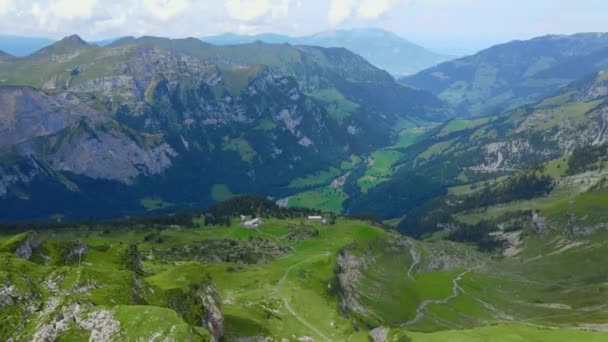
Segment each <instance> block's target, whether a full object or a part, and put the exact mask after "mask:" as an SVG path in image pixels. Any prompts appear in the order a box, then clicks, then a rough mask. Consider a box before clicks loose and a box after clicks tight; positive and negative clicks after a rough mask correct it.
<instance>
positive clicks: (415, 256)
mask: <svg viewBox="0 0 608 342" xmlns="http://www.w3.org/2000/svg"><path fill="white" fill-rule="evenodd" d="M407 243H408V245H409V246H410V254H411V255H412V264H411V265H410V268H409V269H408V270H407V277H408V278H410V279H411V280H415V279H414V276H413V273H414V269H415V268H416V266H418V264H419V263H420V251H419V250H418V248H417V247H416V244H415V243H413V242H412V241H410V240H407Z"/></svg>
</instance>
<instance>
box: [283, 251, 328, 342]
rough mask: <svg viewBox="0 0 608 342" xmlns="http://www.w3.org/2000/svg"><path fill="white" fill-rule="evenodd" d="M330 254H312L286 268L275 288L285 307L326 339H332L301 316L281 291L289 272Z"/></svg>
mask: <svg viewBox="0 0 608 342" xmlns="http://www.w3.org/2000/svg"><path fill="white" fill-rule="evenodd" d="M329 255H330V254H329V253H324V254H320V255H316V256H312V257H310V258H308V259H306V260H303V261H300V262H299V263H297V264H293V265H291V266H289V268H287V270H285V274H284V275H283V277H282V278H281V280H279V282H278V283H277V286H276V288H275V292H276V293H278V294H279V296H280V297H281V299H282V300H283V305H285V308H287V311H289V312H290V313H291V314H292V315H293V316H294V317H295V318H296V319H297V320H298V321H300V323H302V324H303V325H305V326H306V327H307V328H308V329H310V330H311V331H312V332H314V333H315V334H317V335H318V336H319V337H321V338H323V339H324V340H325V341H331V339H330V338H329V337H327V336H325V335H324V334H323V333H322V332H321V331H320V330H319V329H317V328H316V327H315V326H314V325H312V324H310V323H309V322H308V321H307V320H305V319H304V318H303V317H301V316H300V315H299V314H298V313H297V312H296V311H295V310H294V309H293V308H292V307H291V305H290V304H289V300H288V299H287V296H285V295H284V294H283V293H282V292H281V287H283V284H284V283H285V280H286V279H287V276H288V275H289V272H291V271H292V270H293V269H294V268H296V267H298V266H300V265H302V264H306V263H309V262H312V261H315V260H317V259H321V258H326V257H328V256H329Z"/></svg>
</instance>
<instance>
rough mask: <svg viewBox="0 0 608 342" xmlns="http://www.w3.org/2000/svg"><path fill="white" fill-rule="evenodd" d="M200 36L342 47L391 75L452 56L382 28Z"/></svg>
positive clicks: (218, 40) (213, 41) (237, 41)
mask: <svg viewBox="0 0 608 342" xmlns="http://www.w3.org/2000/svg"><path fill="white" fill-rule="evenodd" d="M202 40H203V41H205V42H209V43H211V44H215V45H239V44H247V43H254V42H256V41H259V40H261V41H263V42H265V43H275V44H284V43H288V44H292V45H307V46H320V47H341V48H346V49H348V50H350V51H352V52H354V53H356V54H358V55H360V56H362V57H363V58H365V59H366V60H367V61H369V62H371V63H372V64H373V65H375V66H376V67H379V68H381V69H383V70H386V71H388V72H389V73H390V74H392V75H394V76H402V75H409V74H413V73H415V72H418V71H420V70H423V69H426V68H428V67H431V66H433V65H436V64H439V63H441V62H445V61H447V60H449V59H451V57H449V56H443V55H440V54H437V53H435V52H433V51H430V50H428V49H426V48H424V47H422V46H419V45H417V44H415V43H412V42H410V41H408V40H406V39H404V38H402V37H400V36H399V35H397V34H395V33H393V32H390V31H386V30H384V29H381V28H353V29H345V30H334V31H325V32H319V33H316V34H312V35H309V36H300V37H291V36H286V35H280V34H274V33H263V34H258V35H238V34H235V33H225V34H221V35H218V36H211V37H203V38H202Z"/></svg>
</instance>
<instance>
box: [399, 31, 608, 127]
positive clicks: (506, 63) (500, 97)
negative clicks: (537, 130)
mask: <svg viewBox="0 0 608 342" xmlns="http://www.w3.org/2000/svg"><path fill="white" fill-rule="evenodd" d="M607 49H608V34H605V33H581V34H576V35H572V36H565V35H550V36H545V37H538V38H535V39H531V40H527V41H513V42H509V43H505V44H501V45H497V46H493V47H491V48H488V49H486V50H482V51H480V52H478V53H477V54H475V55H473V56H468V57H463V58H460V59H456V60H453V61H449V62H446V63H442V64H440V65H437V66H434V67H432V68H429V69H428V70H425V71H423V72H420V73H418V74H416V75H412V76H408V77H405V78H402V79H401V82H402V83H403V84H406V85H409V86H413V87H416V88H419V89H425V90H428V91H431V92H433V93H434V94H436V95H437V96H439V97H440V98H441V99H442V100H444V101H446V102H447V103H449V104H451V105H452V106H453V107H455V108H456V109H457V111H458V112H459V115H460V116H463V117H466V116H469V117H470V116H488V115H494V114H497V113H498V112H500V111H501V110H503V109H505V108H507V107H513V106H517V105H519V104H523V103H531V102H535V101H537V100H539V99H541V98H543V97H545V96H547V95H549V94H550V93H551V92H554V91H556V90H557V89H559V88H561V87H563V86H566V85H568V84H569V83H571V82H574V81H576V80H578V79H580V78H583V77H585V76H587V75H590V74H591V73H593V72H597V71H599V70H602V69H605V68H606V67H608V58H607V57H608V50H607Z"/></svg>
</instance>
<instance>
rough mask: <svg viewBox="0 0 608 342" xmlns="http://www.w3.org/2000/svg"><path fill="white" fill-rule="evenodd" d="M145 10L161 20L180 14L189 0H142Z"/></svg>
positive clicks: (188, 4) (186, 6)
mask: <svg viewBox="0 0 608 342" xmlns="http://www.w3.org/2000/svg"><path fill="white" fill-rule="evenodd" d="M142 5H143V7H144V9H145V10H146V12H148V13H149V14H151V15H152V16H153V17H154V18H156V19H158V20H161V21H168V20H169V19H171V18H173V17H175V16H177V15H179V14H182V13H183V12H184V11H185V10H186V9H187V8H188V7H189V6H190V0H142Z"/></svg>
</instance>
